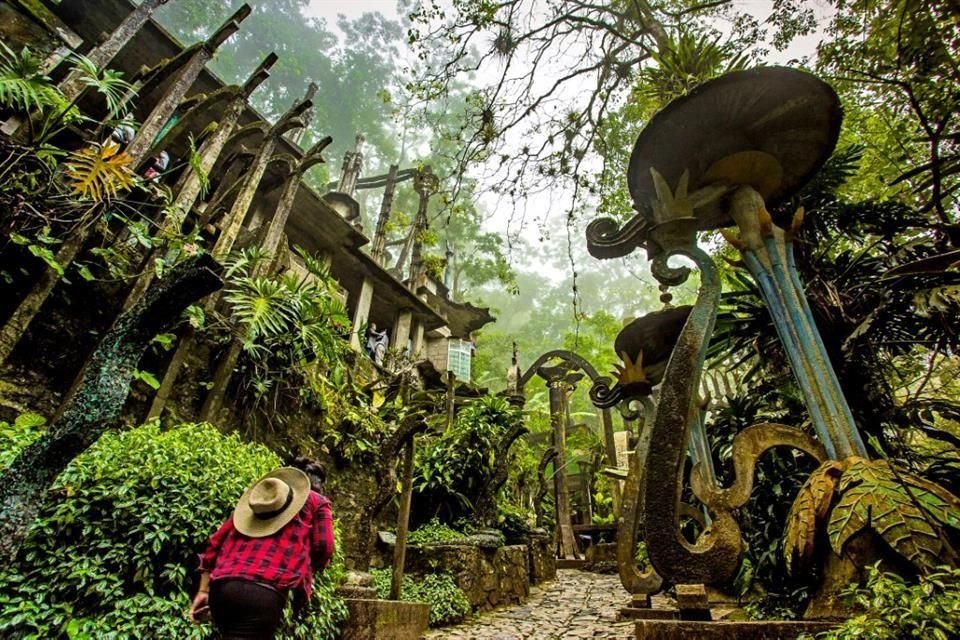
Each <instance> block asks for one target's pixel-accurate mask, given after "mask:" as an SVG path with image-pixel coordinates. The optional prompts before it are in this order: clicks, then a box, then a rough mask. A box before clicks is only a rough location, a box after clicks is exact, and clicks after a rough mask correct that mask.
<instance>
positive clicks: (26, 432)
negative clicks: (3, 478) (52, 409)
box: [0, 413, 47, 471]
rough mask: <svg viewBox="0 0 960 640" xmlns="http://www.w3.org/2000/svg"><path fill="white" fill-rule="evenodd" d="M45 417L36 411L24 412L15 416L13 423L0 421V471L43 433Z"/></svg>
mask: <svg viewBox="0 0 960 640" xmlns="http://www.w3.org/2000/svg"><path fill="white" fill-rule="evenodd" d="M46 424H47V419H46V418H44V417H43V416H41V415H38V414H36V413H24V414H21V415H19V416H17V419H16V420H14V421H13V424H10V423H7V422H0V471H3V470H4V469H6V468H7V467H9V466H10V463H11V462H13V461H14V459H15V458H16V457H17V455H19V453H20V452H21V451H23V450H24V449H25V448H26V447H28V446H30V445H31V444H33V441H34V440H36V439H37V438H39V437H40V436H41V435H43V432H44V431H45V430H46Z"/></svg>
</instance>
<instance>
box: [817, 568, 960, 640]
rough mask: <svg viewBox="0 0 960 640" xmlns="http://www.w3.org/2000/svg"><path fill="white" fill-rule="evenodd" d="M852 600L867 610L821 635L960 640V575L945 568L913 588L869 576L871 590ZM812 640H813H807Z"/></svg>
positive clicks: (874, 573) (829, 638) (829, 639)
mask: <svg viewBox="0 0 960 640" xmlns="http://www.w3.org/2000/svg"><path fill="white" fill-rule="evenodd" d="M846 595H847V596H849V597H850V598H852V600H853V602H854V603H855V604H856V605H858V606H859V607H862V608H863V609H864V613H863V614H861V615H858V616H854V617H853V618H850V619H849V620H847V621H846V622H844V623H843V624H842V625H840V626H839V627H838V628H836V629H835V630H833V631H830V632H828V633H823V634H820V635H818V636H817V637H818V638H823V639H824V640H854V639H856V640H888V639H889V640H896V639H899V638H924V639H928V638H929V639H930V640H949V638H956V637H960V569H951V568H949V567H941V568H940V569H939V570H938V571H936V572H935V573H931V574H929V575H927V576H921V577H920V579H919V582H918V583H917V584H908V583H907V582H906V581H904V579H903V578H901V577H900V576H897V575H894V574H890V573H883V572H882V571H880V570H878V569H877V568H876V567H872V568H870V570H869V575H868V576H867V584H866V585H865V586H863V587H857V586H853V587H851V588H850V589H849V590H848V591H847V594H846ZM806 638H807V640H810V636H806Z"/></svg>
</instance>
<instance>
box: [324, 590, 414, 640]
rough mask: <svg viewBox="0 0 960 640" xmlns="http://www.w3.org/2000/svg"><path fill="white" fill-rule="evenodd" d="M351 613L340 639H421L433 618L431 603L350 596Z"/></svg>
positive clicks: (348, 604)
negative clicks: (431, 617)
mask: <svg viewBox="0 0 960 640" xmlns="http://www.w3.org/2000/svg"><path fill="white" fill-rule="evenodd" d="M345 602H346V603H347V609H348V610H349V611H350V615H349V617H348V618H347V622H346V624H345V625H344V628H343V633H342V635H341V636H340V637H341V640H419V638H421V637H422V636H423V634H424V632H425V631H426V630H427V625H428V624H429V622H430V605H429V604H425V603H422V602H398V601H396V600H365V599H358V598H347V599H346V600H345Z"/></svg>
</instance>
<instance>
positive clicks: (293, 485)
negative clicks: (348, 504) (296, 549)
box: [233, 467, 310, 538]
mask: <svg viewBox="0 0 960 640" xmlns="http://www.w3.org/2000/svg"><path fill="white" fill-rule="evenodd" d="M309 496H310V478H309V477H308V476H307V474H305V473H304V472H303V471H301V470H300V469H294V468H293V467H281V468H280V469H276V470H274V471H271V472H270V473H268V474H267V475H265V476H263V477H262V478H260V479H259V480H257V481H256V482H255V483H254V484H253V486H251V487H250V488H249V489H247V490H246V492H244V494H243V496H241V497H240V500H239V502H237V507H236V509H234V510H233V526H234V527H235V528H236V529H237V531H239V532H240V533H242V534H243V535H245V536H250V537H251V538H264V537H266V536H269V535H272V534H274V533H276V532H277V531H280V529H282V528H283V527H284V525H286V524H287V523H288V522H290V521H291V520H293V518H294V517H295V516H296V515H297V514H298V513H299V512H300V509H302V508H303V505H304V504H306V502H307V498H308V497H309Z"/></svg>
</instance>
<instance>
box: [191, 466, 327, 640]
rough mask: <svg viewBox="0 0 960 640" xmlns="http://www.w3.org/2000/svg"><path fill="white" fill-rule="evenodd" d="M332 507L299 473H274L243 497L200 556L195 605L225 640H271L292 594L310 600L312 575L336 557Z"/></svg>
mask: <svg viewBox="0 0 960 640" xmlns="http://www.w3.org/2000/svg"><path fill="white" fill-rule="evenodd" d="M333 548H334V540H333V516H332V513H331V505H330V501H329V500H328V499H327V498H325V497H324V496H322V495H320V494H319V493H318V492H317V491H313V490H312V489H311V479H310V477H309V476H308V475H307V474H306V473H304V472H303V471H301V470H300V469H295V468H292V467H283V468H281V469H277V470H275V471H271V472H270V473H268V474H267V475H265V476H264V477H262V478H261V479H260V480H258V481H257V482H256V483H255V484H254V485H253V486H252V487H250V488H249V489H247V491H246V492H245V493H244V494H243V496H242V497H241V498H240V501H239V502H238V503H237V506H236V509H234V512H233V516H232V517H231V518H228V519H227V520H226V522H224V523H223V524H222V525H221V526H220V528H219V529H217V531H216V533H214V534H213V536H212V537H211V538H210V543H209V544H208V546H207V549H206V551H205V552H204V553H203V554H202V555H201V556H200V572H201V574H200V588H199V590H198V592H197V595H196V596H195V597H194V599H193V604H192V605H191V607H190V617H191V618H192V619H193V620H194V621H196V622H198V621H200V620H202V619H203V618H205V617H206V615H207V614H208V613H209V614H211V615H212V617H213V623H214V625H215V626H216V628H217V630H218V631H219V632H220V638H222V640H271V639H272V638H273V637H274V635H275V634H276V632H277V629H278V627H279V626H280V622H281V618H282V615H283V609H284V606H285V605H286V601H287V593H288V592H289V591H291V590H294V591H295V592H297V595H298V597H302V598H303V600H302V602H308V601H309V599H310V592H311V590H312V588H313V574H314V572H315V571H320V570H322V569H325V568H326V567H327V565H328V564H329V563H330V558H331V557H332V556H333Z"/></svg>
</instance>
